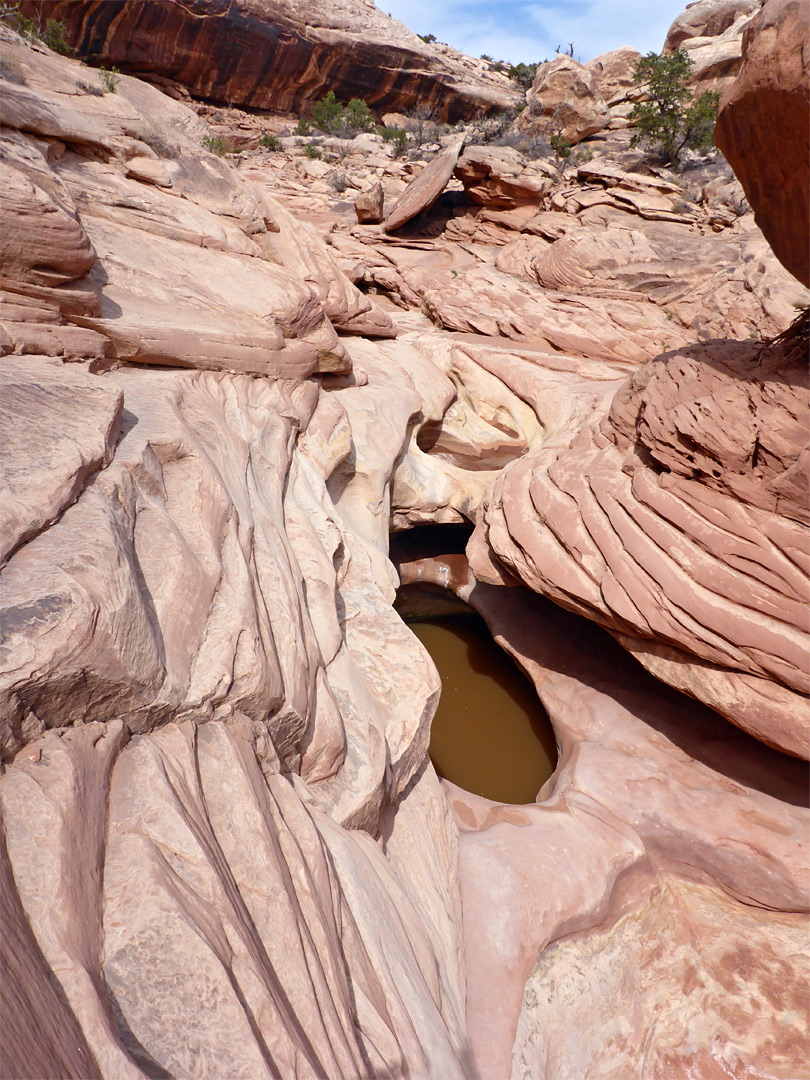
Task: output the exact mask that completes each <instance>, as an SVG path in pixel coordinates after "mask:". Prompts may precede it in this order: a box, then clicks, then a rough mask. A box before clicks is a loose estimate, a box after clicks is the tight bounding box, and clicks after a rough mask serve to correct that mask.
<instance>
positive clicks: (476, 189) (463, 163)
mask: <svg viewBox="0 0 810 1080" xmlns="http://www.w3.org/2000/svg"><path fill="white" fill-rule="evenodd" d="M549 171H550V170H549V168H548V166H547V165H544V164H542V163H539V162H529V163H528V164H527V163H526V161H525V159H524V158H523V156H522V155H521V154H519V153H518V152H517V151H516V150H512V149H511V148H510V147H504V146H469V147H467V149H466V150H465V151H464V153H463V154H462V155H461V157H460V158H459V160H458V163H457V165H456V168H455V173H456V176H457V177H458V178H459V180H461V182H462V184H463V185H464V190H465V191H466V193H467V195H469V197H470V198H471V199H472V200H473V202H476V203H479V204H480V205H481V206H491V207H498V208H503V209H506V210H512V209H515V207H518V206H522V205H523V204H525V203H533V204H535V205H537V204H539V202H540V200H541V199H542V197H543V196H544V195H545V194H546V193H547V192H548V191H550V190H551V187H552V180H551V178H550V176H549Z"/></svg>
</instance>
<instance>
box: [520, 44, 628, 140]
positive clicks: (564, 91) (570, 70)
mask: <svg viewBox="0 0 810 1080" xmlns="http://www.w3.org/2000/svg"><path fill="white" fill-rule="evenodd" d="M609 121H610V113H609V112H608V108H607V105H606V103H605V100H604V98H603V97H602V94H601V93H600V92H599V90H598V89H597V85H596V82H595V73H594V72H593V71H592V70H591V69H589V68H587V67H586V66H584V65H583V64H580V63H579V62H578V61H576V60H574V58H573V57H571V56H558V57H557V58H556V59H555V60H551V61H550V62H549V63H545V64H538V66H537V72H536V74H535V76H534V82H533V83H532V86H531V89H530V90H529V91H528V93H527V94H526V108H525V109H524V110H523V112H522V113H521V114H520V116H519V117H518V119H517V127H518V129H519V130H520V131H523V132H527V133H532V134H535V135H541V134H543V133H544V132H545V133H547V134H548V135H558V136H560V137H561V138H563V139H565V140H567V141H568V142H569V143H571V144H574V143H578V142H581V141H582V140H583V139H584V138H587V136H588V135H593V134H594V133H595V132H597V131H602V130H603V128H606V127H607V125H608V123H609Z"/></svg>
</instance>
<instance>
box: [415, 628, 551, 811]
mask: <svg viewBox="0 0 810 1080" xmlns="http://www.w3.org/2000/svg"><path fill="white" fill-rule="evenodd" d="M410 628H411V630H413V632H414V633H415V634H416V636H417V637H418V638H419V640H420V641H421V642H422V644H423V645H424V646H425V648H426V649H427V650H428V652H429V653H430V655H431V656H432V657H433V662H434V663H435V664H436V667H437V668H438V670H439V674H440V675H441V679H442V694H441V700H440V701H439V707H438V709H437V710H436V715H435V717H434V719H433V726H432V729H431V736H430V757H431V759H432V761H433V764H434V766H435V768H436V771H437V772H438V774H439V775H440V776H443V777H445V778H446V779H447V780H450V781H452V783H454V784H457V785H458V786H459V787H462V788H464V789H465V790H467V791H471V792H473V793H474V794H476V795H483V796H484V797H485V798H487V799H492V800H494V801H497V802H506V803H528V802H534V800H535V797H536V796H537V793H538V792H539V790H540V788H541V787H542V786H543V784H544V783H545V781H546V780H547V779H548V778H549V777H550V776H551V774H552V773H553V772H554V768H555V766H556V764H557V747H556V742H555V738H554V731H553V729H552V727H551V723H550V721H549V719H548V716H547V714H546V712H545V710H544V709H543V707H542V705H541V704H540V702H539V701H538V699H537V695H536V693H535V690H534V687H533V686H532V684H531V682H530V681H529V679H527V678H526V676H525V675H524V674H523V673H522V672H521V671H520V669H519V668H518V667H517V665H516V664H515V663H514V662H513V661H512V660H511V659H510V658H509V656H507V654H506V653H505V652H504V651H503V650H502V649H501V648H500V647H499V646H498V645H497V644H496V643H495V642H494V641H493V639H492V637H491V635H490V633H489V631H488V629H487V627H486V623H485V622H484V620H483V619H482V618H480V616H478V615H475V614H473V613H463V614H457V615H443V616H441V617H439V618H432V619H420V620H419V621H415V622H411V623H410Z"/></svg>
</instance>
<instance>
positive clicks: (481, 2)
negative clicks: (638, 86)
mask: <svg viewBox="0 0 810 1080" xmlns="http://www.w3.org/2000/svg"><path fill="white" fill-rule="evenodd" d="M376 2H377V6H378V7H379V8H380V10H381V11H386V12H388V13H389V14H390V15H393V17H394V18H395V19H399V20H400V21H401V22H404V23H405V25H406V26H408V27H410V29H411V30H413V31H415V32H416V33H417V34H435V35H436V37H437V38H438V40H439V41H445V42H447V43H448V44H449V45H452V46H454V48H456V49H460V50H461V51H462V52H466V53H468V54H469V55H471V56H480V55H481V54H482V53H486V54H487V55H489V56H492V57H494V58H495V59H496V60H508V61H511V62H512V63H519V62H523V63H534V62H535V61H537V60H545V59H553V57H554V55H555V49H556V47H557V46H558V45H559V46H560V49H561V50H562V51H565V50H566V49H567V48H568V45H569V42H573V43H574V55H575V56H576V57H577V58H578V59H580V60H582V61H585V60H590V59H592V58H593V57H594V56H598V55H599V54H600V53H604V52H608V51H609V50H610V49H617V48H619V47H620V46H621V45H632V46H633V48H635V49H638V50H639V52H641V53H647V52H650V51H654V52H658V51H660V49H661V46H662V45H663V44H664V38H665V37H666V32H667V30H668V29H669V26H670V24H671V23H672V20H673V19H674V18H675V16H676V15H679V14H680V12H681V11H683V9H684V8H685V6H686V0H656V2H654V3H650V2H646V3H645V2H639V0H376Z"/></svg>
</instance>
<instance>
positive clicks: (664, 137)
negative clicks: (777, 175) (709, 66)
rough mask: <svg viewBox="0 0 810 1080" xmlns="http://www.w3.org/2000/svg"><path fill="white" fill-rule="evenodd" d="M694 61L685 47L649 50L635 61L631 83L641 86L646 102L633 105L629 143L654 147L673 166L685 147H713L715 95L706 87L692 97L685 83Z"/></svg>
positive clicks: (716, 104) (708, 148)
mask: <svg viewBox="0 0 810 1080" xmlns="http://www.w3.org/2000/svg"><path fill="white" fill-rule="evenodd" d="M693 66H694V61H693V60H692V58H691V57H690V56H689V54H688V53H687V52H686V50H685V49H679V50H678V51H677V52H675V53H672V54H671V55H669V56H659V55H658V54H657V53H654V52H650V53H647V55H646V56H643V57H642V58H641V59H640V60H639V61H638V63H637V64H636V67H635V71H634V72H633V82H634V83H635V84H636V85H637V86H640V85H645V86H646V89H647V97H648V100H647V101H641V102H638V103H637V104H636V105H634V106H633V111H632V112H631V113H630V120H631V121H633V122H634V123H635V125H636V130H635V133H634V134H633V138H632V140H631V143H630V145H631V146H637V145H638V143H639V142H640V141H641V140H644V141H645V142H647V143H649V144H651V145H652V146H653V147H656V148H658V149H659V150H660V151H661V152H662V153H663V154H664V156H665V157H666V160H667V161H669V162H672V164H673V165H675V166H677V165H678V164H679V162H680V156H681V153H682V152H683V150H684V149H686V148H687V147H689V148H691V149H693V150H702V151H707V150H711V149H712V147H713V146H714V123H715V120H716V118H717V106H718V103H719V101H720V98H719V95H718V94H715V93H712V92H711V91H709V90H707V91H706V92H705V93H703V94H701V95H700V97H699V98H695V97H694V96H693V94H692V93H691V91H690V90H689V88H688V87H687V85H686V83H687V80H688V78H689V74H690V72H691V70H692V68H693Z"/></svg>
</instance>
